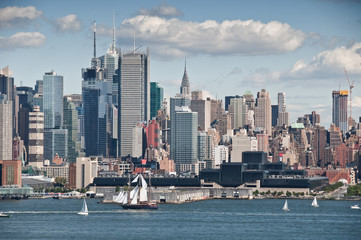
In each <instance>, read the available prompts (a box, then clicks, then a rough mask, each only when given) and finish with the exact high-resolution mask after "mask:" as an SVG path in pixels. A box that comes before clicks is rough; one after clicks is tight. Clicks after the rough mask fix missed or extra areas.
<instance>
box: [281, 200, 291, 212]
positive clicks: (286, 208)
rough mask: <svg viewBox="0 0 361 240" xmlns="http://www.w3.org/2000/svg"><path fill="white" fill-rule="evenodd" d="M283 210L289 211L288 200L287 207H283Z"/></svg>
mask: <svg viewBox="0 0 361 240" xmlns="http://www.w3.org/2000/svg"><path fill="white" fill-rule="evenodd" d="M282 210H283V211H289V209H288V203H287V200H286V202H285V205H284V206H283V208H282Z"/></svg>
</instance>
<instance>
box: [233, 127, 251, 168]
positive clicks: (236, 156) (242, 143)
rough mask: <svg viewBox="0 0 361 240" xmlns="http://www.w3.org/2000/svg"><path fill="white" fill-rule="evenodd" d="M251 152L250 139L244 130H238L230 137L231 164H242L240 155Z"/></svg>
mask: <svg viewBox="0 0 361 240" xmlns="http://www.w3.org/2000/svg"><path fill="white" fill-rule="evenodd" d="M246 151H252V144H251V138H250V137H248V136H247V131H246V129H240V131H239V132H237V134H236V135H235V136H233V137H232V152H231V162H242V153H243V152H246Z"/></svg>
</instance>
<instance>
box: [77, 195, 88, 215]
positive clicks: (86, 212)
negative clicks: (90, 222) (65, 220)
mask: <svg viewBox="0 0 361 240" xmlns="http://www.w3.org/2000/svg"><path fill="white" fill-rule="evenodd" d="M78 214H79V215H88V206H87V205H86V201H85V198H84V202H83V207H82V208H81V210H80V212H78Z"/></svg>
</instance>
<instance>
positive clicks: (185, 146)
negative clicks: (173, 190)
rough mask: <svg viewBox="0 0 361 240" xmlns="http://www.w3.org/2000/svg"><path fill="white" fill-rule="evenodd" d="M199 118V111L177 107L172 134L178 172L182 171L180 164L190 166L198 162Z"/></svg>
mask: <svg viewBox="0 0 361 240" xmlns="http://www.w3.org/2000/svg"><path fill="white" fill-rule="evenodd" d="M197 118H198V113H196V112H192V111H191V110H190V109H189V108H188V107H186V106H185V107H175V118H174V120H173V122H172V125H174V132H172V136H173V137H174V140H175V141H174V145H173V149H174V150H173V151H174V162H175V164H176V168H177V172H179V171H180V168H179V166H180V165H184V164H187V165H189V166H190V165H192V164H196V162H197V155H198V149H197V146H198V143H197V133H198V131H197V126H198V119H197ZM171 147H172V146H171Z"/></svg>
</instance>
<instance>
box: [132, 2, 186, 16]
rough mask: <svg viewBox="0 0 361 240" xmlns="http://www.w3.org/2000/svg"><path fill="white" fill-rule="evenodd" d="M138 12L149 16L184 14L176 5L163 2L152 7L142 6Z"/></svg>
mask: <svg viewBox="0 0 361 240" xmlns="http://www.w3.org/2000/svg"><path fill="white" fill-rule="evenodd" d="M137 14H138V15H147V16H159V17H172V16H182V15H183V12H182V11H180V10H178V9H177V8H175V7H172V6H168V5H166V4H162V5H159V6H156V7H154V8H152V9H146V8H141V9H140V10H139V11H138V13H137Z"/></svg>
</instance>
